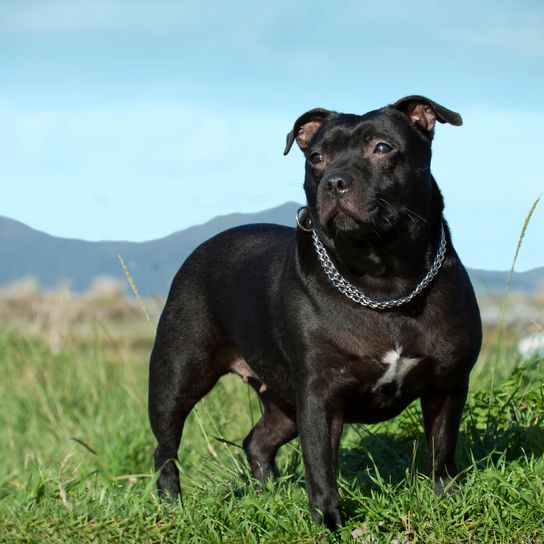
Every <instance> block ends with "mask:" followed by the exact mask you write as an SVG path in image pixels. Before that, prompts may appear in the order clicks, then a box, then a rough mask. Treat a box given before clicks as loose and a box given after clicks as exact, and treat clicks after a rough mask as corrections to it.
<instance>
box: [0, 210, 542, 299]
mask: <svg viewBox="0 0 544 544" xmlns="http://www.w3.org/2000/svg"><path fill="white" fill-rule="evenodd" d="M299 207H300V204H297V203H296V202H287V203H285V204H282V205H280V206H276V207H274V208H270V209H268V210H264V211H261V212H256V213H232V214H227V215H220V216H217V217H214V218H213V219H211V220H209V221H207V222H205V223H202V224H200V225H193V226H191V227H188V228H186V229H183V230H179V231H176V232H173V233H171V234H169V235H166V236H163V237H161V238H156V239H153V240H148V241H144V242H130V241H123V240H101V241H87V240H81V239H77V238H64V237H58V236H53V235H50V234H47V233H45V232H42V231H40V230H37V229H34V228H33V227H30V226H28V225H26V224H24V223H22V222H20V221H17V220H15V219H11V218H8V217H5V216H0V263H2V266H0V286H6V285H8V284H10V283H13V282H17V281H20V280H22V279H24V278H30V277H33V278H35V279H36V280H37V282H38V284H39V285H40V287H42V288H44V289H54V288H56V287H58V286H59V285H64V284H68V285H69V287H70V288H72V289H73V290H75V291H78V292H80V291H84V290H86V289H88V288H89V287H90V286H91V285H92V283H93V282H94V281H95V280H96V278H98V277H100V276H109V277H112V278H114V279H116V280H117V281H119V282H121V283H122V284H123V285H125V284H126V279H125V276H124V272H123V270H122V268H121V266H120V263H119V259H118V255H121V256H122V257H123V260H124V261H125V262H126V264H127V267H128V269H129V270H130V273H131V275H132V276H133V278H134V281H135V282H136V285H137V287H138V290H139V291H140V293H141V294H142V295H143V296H148V295H154V294H157V295H161V296H163V295H165V294H166V293H167V292H168V289H169V287H170V283H171V281H172V278H173V276H174V274H175V273H176V272H177V270H178V269H179V267H180V266H181V264H182V263H183V261H184V260H185V259H186V258H187V257H188V255H189V254H190V253H191V252H192V251H193V250H194V249H195V248H196V247H197V246H198V245H199V244H200V243H202V242H203V241H205V240H207V239H208V238H210V237H212V236H214V235H215V234H217V233H219V232H221V231H223V230H226V229H228V228H232V227H235V226H238V225H242V224H248V223H277V224H280V225H287V226H293V227H294V226H295V219H294V218H295V213H296V210H297V209H298V208H299ZM469 274H470V276H471V279H472V281H473V283H474V285H475V288H476V290H477V291H478V292H479V293H480V294H485V293H490V292H497V291H501V290H503V289H504V288H505V286H506V283H507V280H508V275H509V272H508V271H494V270H481V269H469ZM543 286H544V267H539V268H535V269H533V270H529V271H527V272H517V273H515V274H514V277H513V281H512V289H514V290H520V291H524V292H529V293H530V292H534V291H536V290H537V289H538V288H540V287H543Z"/></svg>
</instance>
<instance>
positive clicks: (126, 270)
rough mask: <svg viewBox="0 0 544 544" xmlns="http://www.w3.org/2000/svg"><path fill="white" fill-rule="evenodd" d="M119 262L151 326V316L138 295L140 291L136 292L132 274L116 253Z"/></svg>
mask: <svg viewBox="0 0 544 544" xmlns="http://www.w3.org/2000/svg"><path fill="white" fill-rule="evenodd" d="M117 257H118V259H119V262H120V263H121V266H122V267H123V272H124V273H125V276H126V277H127V281H128V284H129V285H130V288H131V289H132V292H133V293H134V294H135V295H136V299H137V300H138V304H139V305H140V307H141V308H142V310H143V312H144V315H145V317H146V319H147V321H148V322H149V324H150V325H151V326H152V327H153V323H152V321H151V318H150V317H149V314H148V313H147V310H146V308H145V304H144V301H143V300H142V297H141V296H140V293H139V292H138V288H137V287H136V283H134V280H133V279H132V274H131V273H130V270H129V269H128V266H127V265H126V263H125V260H124V259H123V257H121V255H117Z"/></svg>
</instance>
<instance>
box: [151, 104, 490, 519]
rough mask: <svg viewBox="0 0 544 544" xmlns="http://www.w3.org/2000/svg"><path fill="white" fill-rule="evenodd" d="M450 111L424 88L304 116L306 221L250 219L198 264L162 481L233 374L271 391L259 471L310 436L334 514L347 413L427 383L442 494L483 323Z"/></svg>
mask: <svg viewBox="0 0 544 544" xmlns="http://www.w3.org/2000/svg"><path fill="white" fill-rule="evenodd" d="M436 121H439V122H440V123H450V124H452V125H461V124H462V119H461V116H460V115H459V114H457V113H455V112H453V111H450V110H449V109H447V108H445V107H443V106H441V105H439V104H437V103H436V102H433V101H432V100H429V99H427V98H425V97H422V96H409V97H406V98H403V99H401V100H399V101H398V102H396V103H395V104H393V105H389V106H386V107H383V108H381V109H378V110H375V111H371V112H369V113H366V114H364V115H352V114H342V113H336V112H334V111H329V110H326V109H313V110H310V111H308V112H306V113H304V114H303V115H302V116H301V117H299V118H298V119H297V121H296V122H295V124H294V127H293V130H292V131H291V132H290V133H289V134H288V136H287V146H286V148H285V154H287V153H288V152H289V150H290V149H291V146H292V145H293V143H294V142H296V143H297V144H298V147H299V148H300V149H301V150H302V152H303V153H304V156H305V159H306V175H305V181H304V190H305V193H306V198H307V207H306V208H303V209H301V210H300V211H299V214H298V215H297V223H298V228H296V229H293V228H287V227H282V226H278V225H265V224H258V225H247V226H242V227H238V228H234V229H231V230H228V231H226V232H223V233H221V234H218V235H217V236H215V237H213V238H211V239H210V240H208V241H207V242H205V243H203V244H202V245H201V246H200V247H199V248H197V249H196V250H195V251H194V252H193V254H192V255H191V256H190V257H189V258H188V259H187V260H186V261H185V263H184V264H183V266H182V267H181V269H180V270H179V272H178V273H177V275H176V277H175V278H174V280H173V283H172V287H171V289H170V293H169V295H168V299H167V302H166V305H165V308H164V311H163V313H162V316H161V318H160V322H159V325H158V330H157V336H156V341H155V345H154V347H153V351H152V354H151V363H150V376H149V418H150V422H151V428H152V430H153V432H154V434H155V437H156V439H157V442H158V445H157V448H156V451H155V467H156V470H157V471H160V475H159V477H158V481H157V486H158V490H159V493H160V495H161V496H167V497H170V498H173V499H176V498H178V497H179V495H180V483H179V474H178V470H177V468H176V464H175V462H174V460H175V459H177V456H178V448H179V446H180V439H181V434H182V429H183V424H184V422H185V419H186V418H187V415H188V414H189V412H190V411H191V409H192V408H193V407H194V406H195V404H196V403H197V402H198V401H199V400H200V399H201V398H202V397H203V396H204V395H206V393H208V391H210V389H211V388H212V387H213V386H214V384H215V383H216V382H217V380H218V379H219V378H220V377H221V376H222V375H224V374H226V373H228V372H234V373H237V374H239V375H240V376H241V377H242V378H243V380H244V381H245V382H246V383H249V384H251V385H252V386H253V387H254V388H255V390H256V391H257V393H258V395H259V397H260V399H261V401H262V404H263V406H264V413H263V416H262V418H261V420H260V421H259V422H258V423H257V424H256V425H255V427H254V428H253V429H252V430H251V432H250V433H249V434H248V436H247V438H246V439H245V440H244V443H243V446H244V450H245V452H246V454H247V459H248V461H249V466H250V468H251V472H252V474H253V476H254V477H255V478H256V479H257V480H259V481H260V482H265V481H266V480H267V479H268V478H269V477H272V476H274V475H275V474H276V467H275V463H274V459H275V456H276V452H277V451H278V448H279V447H280V446H282V444H285V443H286V442H288V441H289V440H292V439H293V438H295V437H296V436H297V435H298V436H299V438H300V443H301V448H302V454H303V459H304V467H305V480H306V488H307V492H308V497H309V503H310V509H311V512H312V515H313V517H314V519H315V520H316V521H317V522H318V523H324V524H325V525H326V526H327V527H329V528H330V529H335V528H336V527H338V526H339V525H340V523H341V516H340V509H339V497H338V490H337V485H336V477H337V465H338V449H339V442H340V437H341V434H342V427H343V425H344V424H345V423H355V422H356V423H374V422H379V421H384V420H387V419H390V418H393V417H394V416H396V415H397V414H399V413H400V412H401V411H402V410H403V409H404V408H406V407H407V406H408V405H409V404H410V403H411V402H412V401H414V400H415V399H418V398H419V399H420V401H421V408H422V412H423V422H424V428H425V435H426V441H427V444H428V450H429V454H430V459H431V464H432V470H433V472H434V475H435V482H436V484H435V491H436V492H437V493H440V492H442V490H443V489H444V486H445V485H446V484H447V483H448V481H449V479H450V478H451V477H452V476H454V475H455V474H456V472H457V469H456V465H455V448H456V442H457V435H458V430H459V422H460V419H461V414H462V411H463V407H464V404H465V399H466V395H467V389H468V381H469V373H470V370H471V368H472V366H473V365H474V362H475V361H476V358H477V356H478V353H479V350H480V344H481V322H480V315H479V311H478V306H477V303H476V299H475V296H474V291H473V289H472V286H471V283H470V281H469V278H468V276H467V273H466V271H465V268H464V267H463V265H462V264H461V261H460V259H459V257H458V256H457V253H456V252H455V250H454V248H453V244H452V240H451V236H450V232H449V229H448V225H447V223H446V221H445V219H444V217H443V208H444V203H443V199H442V195H441V193H440V190H439V188H438V186H437V184H436V182H435V180H434V178H433V176H432V175H431V172H430V163H431V142H432V139H433V134H434V129H435V124H436ZM233 417H234V414H233Z"/></svg>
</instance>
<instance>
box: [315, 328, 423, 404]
mask: <svg viewBox="0 0 544 544" xmlns="http://www.w3.org/2000/svg"><path fill="white" fill-rule="evenodd" d="M370 332H371V331H367V333H370ZM428 340H429V338H428V335H424V334H423V335H422V334H420V331H417V330H414V329H411V330H406V328H405V330H403V331H394V332H387V331H382V332H381V334H379V333H377V332H376V333H373V331H372V334H364V335H361V334H359V335H357V334H355V333H352V334H350V333H349V332H347V331H342V332H341V333H339V334H338V336H337V337H336V339H335V340H332V339H331V341H332V342H333V344H335V347H334V348H333V349H330V350H326V351H328V352H329V354H331V353H332V352H334V353H335V356H334V357H331V358H329V361H330V363H331V365H330V367H329V369H330V371H331V375H330V379H331V381H332V383H334V382H335V381H337V383H338V384H339V385H340V386H343V385H344V386H345V387H347V388H348V389H349V390H351V391H353V392H355V393H356V394H359V395H363V396H365V397H368V398H372V397H375V398H383V400H387V402H390V401H393V400H395V399H396V400H398V399H401V398H403V397H407V396H409V397H415V396H418V395H419V394H420V393H421V391H422V389H423V388H424V386H425V384H427V383H428V382H429V380H431V379H432V365H431V364H430V358H431V354H430V353H429V349H428V345H427V344H428V342H427V341H428ZM324 355H325V353H324ZM324 370H325V369H324Z"/></svg>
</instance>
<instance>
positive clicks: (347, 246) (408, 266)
mask: <svg viewBox="0 0 544 544" xmlns="http://www.w3.org/2000/svg"><path fill="white" fill-rule="evenodd" d="M441 222H442V217H441V216H440V217H439V218H437V220H435V221H433V224H432V225H430V226H428V227H426V228H422V229H421V230H419V229H418V230H419V231H418V232H417V234H416V233H415V232H413V231H412V232H408V231H407V232H405V233H403V234H401V235H399V236H397V237H394V238H393V239H387V238H386V237H383V238H381V239H380V238H379V237H378V236H377V237H376V238H375V239H368V240H357V239H353V238H350V237H348V236H346V237H343V236H338V237H337V238H336V239H335V241H334V256H335V260H336V261H337V265H338V268H339V270H340V271H341V272H342V273H346V274H348V275H349V276H351V277H352V278H353V279H355V280H356V281H357V282H363V283H368V282H370V283H372V284H378V285H379V284H380V283H382V282H381V281H380V280H385V281H388V282H391V280H395V279H398V280H401V281H402V280H407V281H410V280H414V279H418V278H420V277H421V276H423V275H424V274H425V273H426V271H427V270H428V269H429V267H430V266H431V264H432V262H433V259H434V258H435V255H436V252H437V248H438V243H439V240H440V232H441V230H440V225H441Z"/></svg>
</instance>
